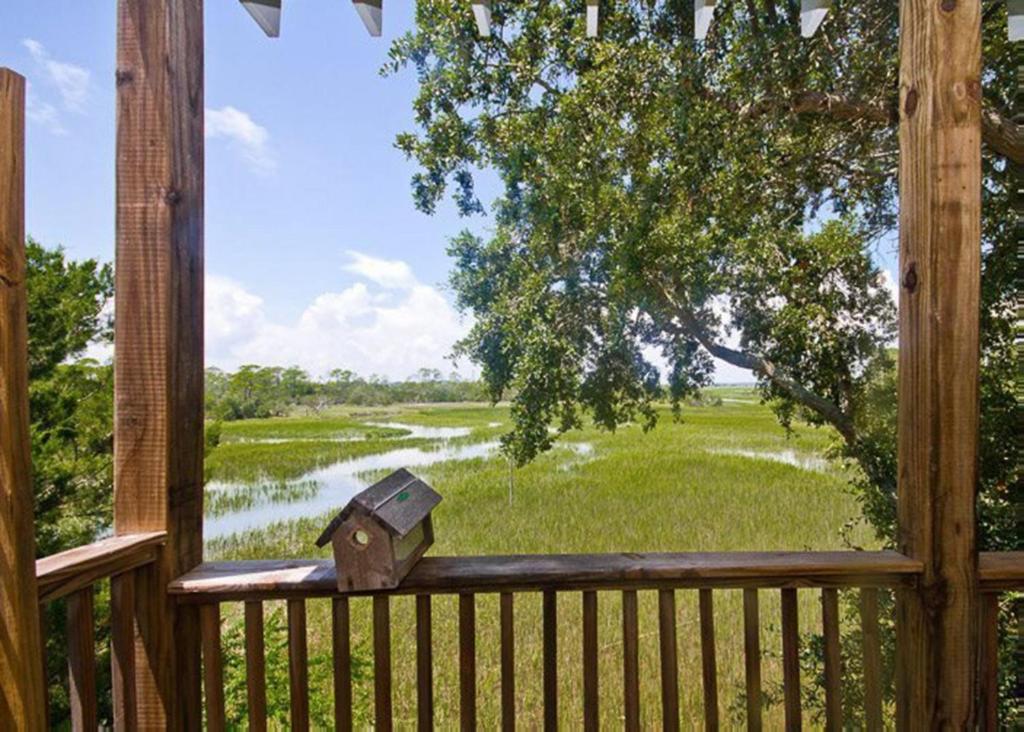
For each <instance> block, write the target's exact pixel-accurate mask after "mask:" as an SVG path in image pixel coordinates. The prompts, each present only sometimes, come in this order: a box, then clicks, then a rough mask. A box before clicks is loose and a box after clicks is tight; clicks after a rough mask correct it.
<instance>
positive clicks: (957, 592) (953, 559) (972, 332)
mask: <svg viewBox="0 0 1024 732" xmlns="http://www.w3.org/2000/svg"><path fill="white" fill-rule="evenodd" d="M900 28H901V40H900V131H899V136H900V185H899V190H900V272H901V275H900V283H901V288H900V347H899V410H898V412H899V416H898V429H899V437H898V475H899V478H898V481H899V482H898V503H899V508H898V518H899V536H898V539H899V547H900V550H901V551H902V552H903V553H904V554H906V555H907V556H909V557H912V558H914V559H919V560H921V561H922V562H923V563H924V571H923V573H922V575H921V578H920V580H919V583H918V585H917V587H916V588H914V589H907V590H904V591H901V592H899V593H898V594H897V610H896V627H897V644H896V645H897V651H896V653H897V699H898V704H897V726H898V727H899V728H900V729H971V728H973V726H974V718H975V700H974V692H975V677H976V673H977V663H976V660H977V658H976V657H977V623H978V555H977V547H976V544H975V532H976V528H975V526H976V521H975V507H974V501H975V493H976V486H977V463H978V360H979V336H978V331H979V294H980V257H981V2H980V0H903V2H901V3H900Z"/></svg>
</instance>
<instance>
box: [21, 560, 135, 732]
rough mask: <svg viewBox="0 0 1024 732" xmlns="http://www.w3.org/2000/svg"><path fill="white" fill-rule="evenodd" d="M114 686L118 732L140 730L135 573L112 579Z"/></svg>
mask: <svg viewBox="0 0 1024 732" xmlns="http://www.w3.org/2000/svg"><path fill="white" fill-rule="evenodd" d="M38 566H39V565H38V562H37V563H36V567H37V568H38ZM110 686H111V700H112V702H113V707H114V710H113V711H114V729H115V730H117V731H118V732H128V731H129V730H135V729H137V728H138V726H139V721H138V715H137V714H136V711H135V709H136V702H135V572H134V571H129V572H123V573H122V574H118V575H115V576H113V577H111V578H110Z"/></svg>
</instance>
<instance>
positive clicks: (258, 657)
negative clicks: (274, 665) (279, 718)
mask: <svg viewBox="0 0 1024 732" xmlns="http://www.w3.org/2000/svg"><path fill="white" fill-rule="evenodd" d="M245 696H246V701H247V702H248V706H249V709H248V716H249V729H250V730H252V732H261V731H262V730H266V729H267V659H266V640H265V638H264V636H263V603H262V602H259V601H256V602H252V601H250V602H247V603H245Z"/></svg>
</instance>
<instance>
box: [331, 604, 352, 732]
mask: <svg viewBox="0 0 1024 732" xmlns="http://www.w3.org/2000/svg"><path fill="white" fill-rule="evenodd" d="M331 616H332V620H331V625H332V628H331V630H332V633H333V636H334V724H335V727H336V728H337V729H338V730H339V732H350V730H352V635H351V633H352V630H351V626H352V622H351V609H350V606H349V602H348V598H347V597H337V598H335V599H334V601H333V603H332V607H331Z"/></svg>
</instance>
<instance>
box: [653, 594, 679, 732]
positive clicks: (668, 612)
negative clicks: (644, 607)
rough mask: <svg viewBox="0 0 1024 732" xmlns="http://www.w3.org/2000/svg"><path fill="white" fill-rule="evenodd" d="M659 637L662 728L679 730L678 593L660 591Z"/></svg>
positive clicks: (670, 731) (669, 731) (668, 730)
mask: <svg viewBox="0 0 1024 732" xmlns="http://www.w3.org/2000/svg"><path fill="white" fill-rule="evenodd" d="M658 639H659V643H660V646H661V715H662V721H661V726H662V729H664V730H666V732H672V731H673V730H674V731H676V732H678V730H679V661H678V650H677V640H676V594H675V592H673V591H672V590H659V591H658Z"/></svg>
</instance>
